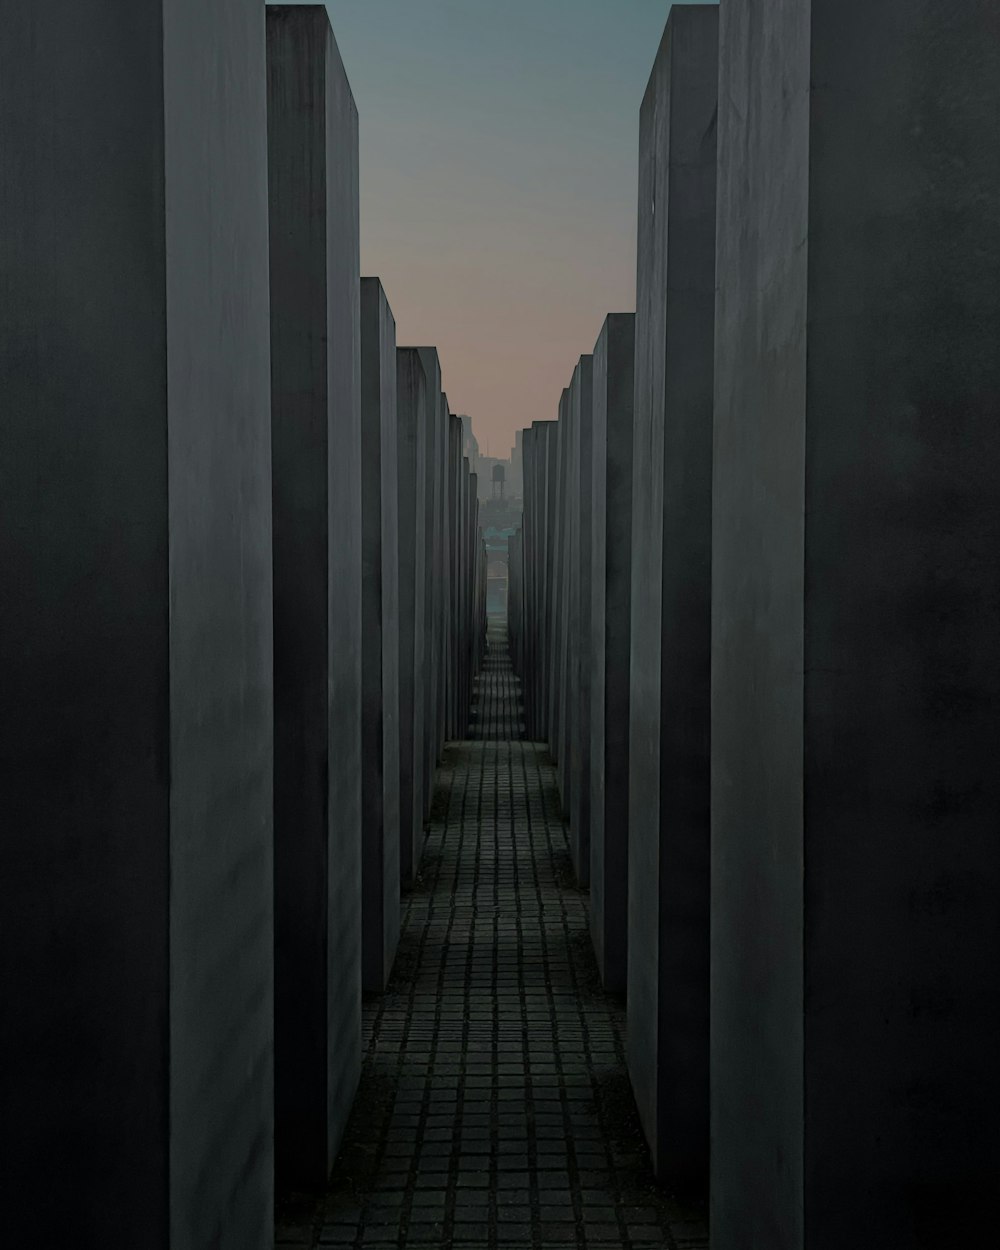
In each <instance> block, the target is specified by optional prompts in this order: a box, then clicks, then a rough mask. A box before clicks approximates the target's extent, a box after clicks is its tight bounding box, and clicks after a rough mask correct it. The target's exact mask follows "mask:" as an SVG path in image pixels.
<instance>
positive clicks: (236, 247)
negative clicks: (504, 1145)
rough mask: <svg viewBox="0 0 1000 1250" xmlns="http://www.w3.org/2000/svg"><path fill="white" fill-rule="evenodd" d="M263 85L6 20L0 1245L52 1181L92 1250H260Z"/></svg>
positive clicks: (222, 39) (265, 441) (267, 615)
mask: <svg viewBox="0 0 1000 1250" xmlns="http://www.w3.org/2000/svg"><path fill="white" fill-rule="evenodd" d="M264 55H265V52H264V18H263V13H262V12H261V11H260V10H255V9H253V8H252V7H251V6H247V5H239V6H234V5H222V4H217V3H216V4H209V5H205V4H202V3H199V4H195V3H194V2H193V0H178V2H177V3H174V4H171V5H169V6H166V7H165V8H164V7H163V6H159V5H157V6H137V7H130V8H129V10H128V12H127V13H125V12H123V11H122V10H120V9H112V8H111V7H110V6H108V5H106V4H103V3H97V2H95V0H74V2H73V3H72V4H70V3H65V2H59V0H54V2H53V3H50V4H47V5H44V6H37V5H15V6H8V11H5V13H4V35H3V40H2V41H0V152H2V154H3V158H2V159H3V162H4V168H5V176H4V177H2V178H0V219H2V221H3V228H2V230H0V272H2V274H3V279H2V283H0V394H2V395H3V419H2V421H0V464H2V466H3V475H4V478H3V489H2V491H0V570H2V577H3V584H4V586H5V588H6V592H7V593H5V596H4V604H3V609H2V611H0V684H2V688H3V692H4V705H5V708H6V712H7V714H6V715H5V716H4V717H3V718H0V760H2V782H0V825H2V827H3V831H4V832H3V837H2V839H0V847H2V849H0V882H2V885H0V892H2V904H3V914H4V941H3V943H2V953H0V975H2V978H3V985H4V992H5V996H6V1003H7V1006H6V1009H5V1011H4V1013H3V1024H2V1026H0V1027H2V1034H3V1040H2V1049H3V1056H4V1067H3V1072H4V1076H3V1088H2V1091H0V1101H2V1105H3V1123H4V1132H5V1134H6V1136H7V1139H8V1141H9V1143H10V1148H8V1149H7V1150H6V1151H5V1159H4V1183H5V1194H6V1196H7V1197H8V1201H7V1202H6V1203H5V1204H4V1205H5V1214H4V1234H5V1238H6V1239H7V1240H8V1241H10V1242H11V1243H12V1244H27V1243H28V1242H29V1241H30V1240H37V1239H38V1236H39V1231H38V1230H39V1218H40V1216H39V1213H40V1212H45V1211H47V1210H49V1209H50V1208H51V1199H52V1189H53V1185H54V1184H56V1185H57V1186H58V1190H59V1194H60V1203H61V1204H62V1205H63V1206H64V1208H65V1210H66V1211H67V1212H71V1216H70V1220H71V1224H72V1232H70V1233H69V1234H68V1235H69V1236H70V1237H71V1238H73V1239H75V1240H76V1241H77V1242H78V1243H80V1244H89V1245H110V1244H127V1245H142V1246H148V1247H151V1248H153V1250H156V1248H158V1247H166V1246H168V1245H178V1244H181V1243H182V1242H183V1244H184V1245H186V1246H191V1247H208V1246H219V1247H224V1248H229V1247H232V1248H234V1250H235V1248H236V1247H240V1246H242V1247H248V1248H250V1247H261V1248H263V1247H265V1246H270V1245H271V1244H272V1241H273V1231H272V1229H273V1190H272V1165H273V1157H272V1148H271V1135H272V1123H273V1120H272V1089H273V1081H272V969H273V963H272V926H271V892H272V877H271V852H272V820H271V799H272V715H273V709H272V669H271V643H272V612H271V565H270V546H271V499H270V433H269V413H268V399H269V361H268V286H267V282H268V276H267V151H266V112H265V110H266V104H265V94H264V91H265V68H264ZM223 223H224V230H225V238H226V242H227V246H226V247H225V248H220V247H219V235H220V231H221V230H222V229H223ZM51 1231H52V1230H50V1232H51ZM46 1236H47V1234H43V1237H46Z"/></svg>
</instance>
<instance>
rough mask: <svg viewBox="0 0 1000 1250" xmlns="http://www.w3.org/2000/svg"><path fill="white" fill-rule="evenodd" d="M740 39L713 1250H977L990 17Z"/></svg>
mask: <svg viewBox="0 0 1000 1250" xmlns="http://www.w3.org/2000/svg"><path fill="white" fill-rule="evenodd" d="M721 16H722V24H721V58H720V120H719V178H720V182H719V205H720V213H719V223H718V284H719V294H718V304H717V321H716V327H717V328H716V342H717V357H716V391H715V445H716V465H715V485H714V552H713V554H714V586H713V652H712V662H713V697H712V720H713V730H712V733H713V774H712V805H713V818H712V819H713V829H712V893H713V926H712V1089H713V1109H712V1137H713V1162H712V1238H713V1246H716V1247H718V1250H728V1248H730V1247H737V1246H739V1247H742V1246H746V1245H748V1244H762V1245H763V1244H767V1245H768V1246H769V1247H774V1248H775V1250H785V1248H786V1247H787V1248H789V1250H791V1248H793V1247H794V1248H795V1250H799V1248H800V1247H804V1246H808V1247H810V1250H827V1248H832V1247H834V1246H842V1245H844V1244H845V1242H848V1241H854V1242H857V1241H858V1239H859V1237H860V1238H861V1239H862V1240H863V1242H864V1244H866V1245H872V1246H876V1245H878V1246H881V1245H894V1246H907V1247H910V1248H922V1247H930V1246H940V1245H949V1246H958V1245H963V1244H972V1245H985V1244H987V1242H988V1241H989V1240H990V1238H991V1234H992V1226H993V1224H994V1222H995V1221H994V1215H993V1212H992V1209H991V1208H992V1199H991V1197H990V1195H991V1193H992V1190H993V1188H994V1186H993V1184H992V1180H993V1179H994V1178H995V1177H996V1175H997V1173H998V1171H1000V1130H998V1124H1000V1075H998V1071H997V1065H996V1063H995V1055H996V1053H997V1049H998V1045H1000V985H998V982H997V979H996V977H995V976H994V975H992V970H993V969H995V968H996V967H997V963H998V958H1000V912H998V909H997V898H998V896H1000V839H998V838H997V811H998V809H1000V772H998V770H997V767H996V756H997V742H998V740H1000V650H998V648H997V636H998V626H1000V620H998V613H1000V606H998V605H1000V565H998V563H997V558H996V553H997V550H998V549H1000V493H998V491H997V488H996V483H997V477H998V471H1000V422H998V419H997V418H998V414H1000V350H998V344H1000V306H998V292H1000V232H998V230H997V222H998V220H1000V145H998V144H997V143H996V142H993V141H991V139H987V136H990V137H991V138H992V137H993V136H995V135H996V131H997V118H998V116H1000V39H998V38H997V33H998V32H997V22H996V10H995V7H994V6H991V5H984V4H979V3H958V4H954V5H931V4H918V5H913V4H907V3H903V2H902V0H890V2H889V3H885V4H881V5H878V6H876V7H875V8H874V9H873V8H872V7H871V6H868V5H862V4H861V3H857V2H849V3H847V4H842V5H838V6H836V8H834V6H831V5H824V4H818V3H808V4H797V3H795V4H793V3H791V0H777V2H771V0H768V2H767V3H764V2H763V0H759V2H756V3H750V4H733V3H724V4H723V6H722V15H721ZM764 348H766V350H763V349H764ZM987 970H989V971H987ZM845 1195H849V1196H850V1199H849V1201H845Z"/></svg>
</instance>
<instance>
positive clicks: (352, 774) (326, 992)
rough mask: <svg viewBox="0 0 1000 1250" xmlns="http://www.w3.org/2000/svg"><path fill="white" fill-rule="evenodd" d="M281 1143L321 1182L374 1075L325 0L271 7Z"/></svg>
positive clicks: (299, 1174) (349, 137) (354, 518)
mask: <svg viewBox="0 0 1000 1250" xmlns="http://www.w3.org/2000/svg"><path fill="white" fill-rule="evenodd" d="M267 84H268V149H269V184H270V237H271V247H270V256H271V264H270V271H271V414H272V416H271V422H272V427H271V446H272V462H273V485H272V498H273V508H274V542H273V552H274V672H275V711H274V716H275V744H274V756H275V780H274V820H275V849H274V911H275V1119H276V1123H275V1149H276V1155H277V1174H278V1178H279V1182H281V1183H282V1185H288V1186H302V1187H312V1186H320V1187H322V1186H323V1185H324V1184H325V1181H326V1178H327V1177H328V1175H329V1172H330V1169H331V1167H332V1166H333V1161H334V1159H335V1157H336V1154H337V1150H338V1148H339V1145H340V1140H341V1137H342V1134H343V1130H344V1125H345V1124H346V1122H347V1115H348V1112H349V1111H350V1107H351V1101H352V1099H353V1097H354V1091H355V1089H356V1088H357V1083H358V1077H359V1075H360V1070H361V782H360V760H361V756H360V745H359V744H360V738H361V668H360V654H361V487H360V479H361V403H360V322H359V317H360V303H359V283H358V277H357V272H358V115H357V109H356V108H355V105H354V99H353V96H352V94H351V89H350V85H349V84H348V81H347V76H346V74H345V72H344V67H343V63H342V61H341V59H340V54H339V52H338V50H337V45H336V42H335V40H334V38H333V32H332V31H331V29H330V23H329V20H328V18H327V15H326V11H325V10H324V9H323V8H322V7H321V6H318V5H308V6H307V5H290V6H280V7H278V6H272V7H269V8H268V10H267Z"/></svg>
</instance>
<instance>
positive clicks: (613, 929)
mask: <svg viewBox="0 0 1000 1250" xmlns="http://www.w3.org/2000/svg"><path fill="white" fill-rule="evenodd" d="M634 376H635V317H634V315H633V314H632V313H612V314H611V315H610V316H609V317H608V318H607V320H606V321H605V323H604V326H603V328H602V330H601V334H600V337H599V338H598V340H597V344H596V345H595V347H594V364H593V427H592V439H593V441H592V445H591V455H592V474H591V483H592V485H591V493H590V508H591V518H592V532H591V566H590V567H591V605H592V606H591V625H590V639H591V651H590V658H589V664H590V673H591V691H590V700H591V702H590V793H589V795H588V796H587V797H588V801H589V805H590V932H591V935H592V937H593V939H594V951H595V953H596V955H597V964H598V967H599V968H600V970H601V977H602V978H603V981H604V985H605V988H606V989H609V990H613V991H615V992H616V993H623V992H624V990H625V986H626V975H627V965H626V950H627V945H628V827H629V818H628V784H629V782H628V778H629V770H628V732H629V649H630V645H631V608H632V602H631V593H632V411H633V384H634Z"/></svg>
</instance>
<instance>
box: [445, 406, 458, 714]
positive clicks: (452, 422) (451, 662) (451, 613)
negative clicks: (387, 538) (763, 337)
mask: <svg viewBox="0 0 1000 1250" xmlns="http://www.w3.org/2000/svg"><path fill="white" fill-rule="evenodd" d="M447 440H448V441H447V445H446V456H447V466H448V504H447V512H446V516H445V525H446V528H447V531H448V542H449V546H448V583H449V584H448V597H447V600H446V609H447V614H448V656H447V663H446V669H445V672H446V675H447V684H446V690H447V700H448V710H447V729H446V733H447V735H448V737H449V738H458V737H459V736H460V734H459V728H458V722H459V702H460V691H461V654H460V640H459V632H460V622H459V602H460V595H461V585H460V579H461V563H462V536H461V511H462V420H461V418H460V417H457V416H455V414H454V413H449V414H448V429H447Z"/></svg>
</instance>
